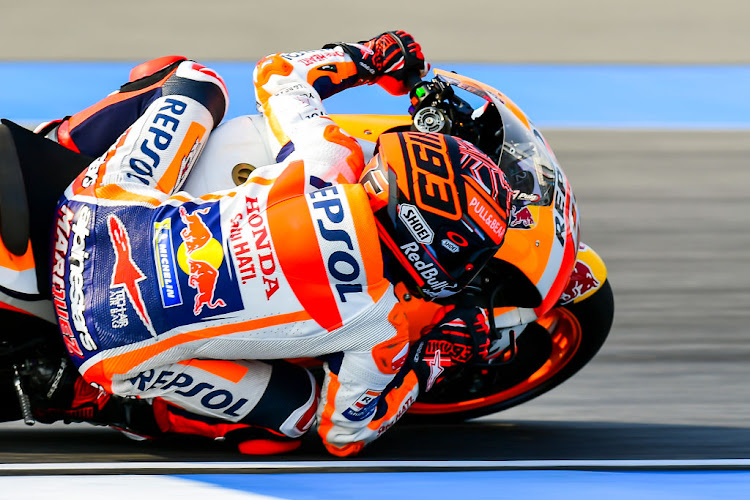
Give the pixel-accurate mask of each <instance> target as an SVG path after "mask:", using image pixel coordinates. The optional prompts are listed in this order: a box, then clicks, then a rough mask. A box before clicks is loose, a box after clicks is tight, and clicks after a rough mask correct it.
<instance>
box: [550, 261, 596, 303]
mask: <svg viewBox="0 0 750 500" xmlns="http://www.w3.org/2000/svg"><path fill="white" fill-rule="evenodd" d="M600 285H601V283H600V282H599V280H597V279H596V277H595V276H594V272H593V271H592V270H591V268H590V267H589V266H588V265H587V264H585V263H584V262H581V261H580V260H579V261H577V262H576V267H575V269H573V274H571V275H570V281H568V285H567V286H566V287H565V291H564V292H563V294H562V295H561V296H560V302H562V303H563V304H567V303H568V302H572V301H573V300H575V299H577V298H578V297H582V296H583V295H585V294H586V293H588V292H590V291H591V290H595V289H597V288H599V286H600Z"/></svg>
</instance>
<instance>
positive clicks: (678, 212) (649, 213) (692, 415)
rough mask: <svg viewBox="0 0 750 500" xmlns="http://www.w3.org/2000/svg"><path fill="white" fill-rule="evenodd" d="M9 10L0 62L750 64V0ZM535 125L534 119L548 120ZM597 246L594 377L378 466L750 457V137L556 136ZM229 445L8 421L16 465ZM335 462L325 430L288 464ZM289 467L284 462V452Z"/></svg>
mask: <svg viewBox="0 0 750 500" xmlns="http://www.w3.org/2000/svg"><path fill="white" fill-rule="evenodd" d="M464 7H465V6H463V5H462V8H457V7H456V6H455V4H453V3H451V2H448V1H446V0H439V1H433V2H429V3H426V2H402V1H397V0H381V1H379V2H377V3H373V2H352V1H343V0H335V1H329V2H304V1H301V0H287V1H282V2H275V3H266V4H264V5H263V7H262V9H263V10H262V12H259V11H258V9H259V7H257V5H256V3H255V2H246V1H244V0H216V1H213V2H210V3H206V2H202V3H198V2H184V1H178V0H164V1H161V2H147V1H146V0H132V1H130V2H128V5H127V8H125V7H124V6H123V5H122V4H116V3H107V2H91V1H88V0H69V1H67V2H64V3H62V2H52V1H51V0H40V1H38V2H33V3H29V2H3V6H2V14H3V15H2V16H1V17H2V20H0V60H15V61H18V60H62V61H65V60H76V61H77V60H92V61H96V60H126V61H140V60H145V59H148V58H151V57H154V56H158V55H162V54H165V53H181V54H185V55H188V56H190V57H193V58H196V59H199V60H221V59H226V60H248V61H255V60H257V59H258V58H259V57H261V56H263V55H265V54H268V53H271V52H277V51H291V50H299V49H303V48H312V47H317V46H320V45H322V44H323V43H326V42H330V41H336V40H345V41H350V40H358V39H361V38H363V37H367V36H371V35H374V34H376V33H379V32H381V31H384V30H386V29H393V28H397V27H403V28H404V29H407V30H409V31H410V32H412V33H414V35H415V36H416V37H417V39H418V40H419V41H420V42H421V43H422V45H423V48H424V50H425V53H426V54H427V56H428V57H429V58H431V59H433V60H437V61H466V62H531V63H547V62H549V63H553V64H554V63H584V64H586V63H639V64H640V63H655V64H658V63H668V64H693V63H701V64H714V63H730V64H731V63H742V64H746V63H748V62H750V37H748V36H747V23H746V20H747V19H748V16H749V15H750V3H748V2H746V1H743V0H714V1H713V2H687V3H686V2H682V1H679V0H661V1H660V2H652V1H649V0H633V1H630V2H615V1H609V0H606V1H602V0H571V1H569V2H559V1H556V0H540V1H537V2H518V1H513V2H510V1H504V0H503V1H498V0H477V1H476V2H472V3H471V5H470V6H468V8H464ZM532 118H533V117H532ZM544 132H545V133H546V135H547V138H548V139H549V142H550V143H551V145H552V147H553V148H554V149H555V151H556V152H557V156H558V158H559V160H560V161H561V163H562V164H563V166H564V168H565V170H566V172H567V173H568V176H569V179H570V181H571V183H572V185H573V188H574V190H575V193H576V195H577V199H578V203H579V208H580V210H581V215H582V236H583V240H584V241H585V242H587V243H588V244H589V245H591V246H592V247H594V248H595V249H596V250H597V251H598V252H599V253H600V254H601V255H602V256H603V257H604V259H605V261H606V263H607V265H608V268H609V272H610V280H611V283H612V286H613V289H614V293H615V303H616V316H615V323H614V326H613V329H612V332H611V334H610V338H609V339H608V341H607V342H606V343H605V345H604V347H603V348H602V350H601V351H600V353H599V354H598V355H597V356H596V357H595V358H594V360H593V361H592V362H591V363H590V364H589V365H588V366H587V367H585V368H584V369H583V370H582V371H581V372H580V373H579V374H578V375H576V376H575V377H573V378H572V379H571V380H570V381H568V382H566V383H565V384H564V385H562V386H561V387H559V388H557V389H555V390H553V391H552V392H550V393H548V394H547V395H544V396H542V397H540V398H538V399H536V400H534V401H531V402H529V403H526V404H524V405H521V406H519V407H518V408H515V409H511V410H508V411H506V412H503V413H499V414H496V415H493V416H490V417H485V418H483V419H479V420H476V421H473V422H469V423H465V424H461V425H453V426H450V427H448V426H435V425H420V426H407V425H397V426H396V427H394V428H393V429H391V430H390V431H389V432H388V433H387V434H386V435H385V436H384V437H383V438H382V439H380V440H379V441H377V442H375V443H374V444H373V445H372V446H371V447H369V448H368V449H366V451H365V453H364V454H363V455H362V456H361V457H360V459H361V460H407V459H414V460H532V459H667V460H672V459H711V458H718V459H725V458H748V457H750V423H749V422H748V418H749V417H750V389H748V382H749V381H750V363H748V361H749V360H750V342H748V340H750V335H748V331H749V330H750V329H749V328H748V324H750V252H748V248H750V197H748V195H747V190H748V186H750V169H748V164H749V163H750V162H749V161H748V159H750V132H736V131H735V132H722V131H711V132H669V131H617V130H608V131H596V130H591V131H587V130H575V131H573V130H567V131H565V130H548V131H544ZM238 459H241V457H240V456H238V455H237V454H235V453H234V452H233V450H230V449H227V448H225V447H222V445H221V444H216V443H206V442H204V441H192V440H189V441H188V440H184V439H180V440H172V441H165V442H159V443H135V442H132V441H129V440H128V439H126V438H125V437H123V436H121V435H120V434H119V433H117V432H116V431H112V430H109V429H102V428H94V427H89V426H85V425H75V426H64V425H54V426H43V425H39V424H37V425H36V426H34V427H26V426H24V425H23V424H19V423H13V424H0V462H4V463H40V462H60V463H70V462H84V461H91V462H107V461H171V460H177V461H193V460H201V461H205V460H217V461H233V460H238ZM308 459H309V460H318V459H322V460H327V459H329V457H328V456H326V454H325V453H324V452H323V450H322V449H321V447H320V445H319V444H317V442H316V441H315V439H309V440H307V441H306V442H305V444H304V446H303V448H302V449H301V450H299V451H298V452H296V453H294V454H292V455H291V456H289V457H287V458H285V459H282V460H308ZM270 460H278V459H270Z"/></svg>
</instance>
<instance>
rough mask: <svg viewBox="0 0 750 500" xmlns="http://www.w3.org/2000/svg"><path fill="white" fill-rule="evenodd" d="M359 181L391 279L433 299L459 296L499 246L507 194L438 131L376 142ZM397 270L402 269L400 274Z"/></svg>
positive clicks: (468, 152)
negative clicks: (395, 264) (366, 195)
mask: <svg viewBox="0 0 750 500" xmlns="http://www.w3.org/2000/svg"><path fill="white" fill-rule="evenodd" d="M360 183H361V184H362V185H363V186H364V188H365V191H366V192H367V193H368V196H369V198H370V204H371V206H372V208H373V213H374V214H375V220H376V225H377V227H378V233H379V236H380V239H381V242H382V243H383V245H384V247H385V248H386V250H387V251H386V252H385V258H386V262H388V261H389V258H393V259H395V260H396V261H397V262H398V263H399V264H400V265H398V266H389V265H387V266H386V269H387V273H394V274H395V276H392V281H393V280H394V279H395V280H396V281H403V282H404V283H405V284H406V285H407V287H408V288H409V289H410V290H412V291H416V292H417V293H418V294H419V295H421V296H422V297H424V298H426V299H429V300H434V299H440V298H444V297H449V296H451V295H454V294H456V293H458V292H459V291H460V290H461V289H463V288H464V287H465V286H466V285H467V284H468V283H469V282H471V281H472V280H473V279H474V278H475V277H476V276H477V274H478V273H479V271H480V270H481V269H482V268H483V267H484V266H485V264H487V262H488V261H489V260H490V259H491V258H492V256H493V255H494V254H495V253H496V252H497V250H498V249H499V248H500V246H501V244H502V243H503V240H504V238H505V232H506V229H507V226H508V217H509V215H510V203H511V191H510V187H509V185H508V183H507V181H506V179H505V175H504V174H503V172H502V171H501V170H500V169H499V168H498V166H497V165H496V164H495V163H494V162H493V161H492V160H490V159H489V157H487V156H486V155H485V154H483V153H482V152H481V151H480V150H479V149H477V148H476V147H475V146H474V145H473V144H471V143H469V142H467V141H464V140H462V139H459V138H457V137H453V136H449V135H444V134H439V133H421V132H393V133H386V134H383V135H381V136H380V137H379V139H378V143H377V145H376V154H375V155H374V156H373V158H372V159H371V160H370V162H369V163H368V164H367V166H366V168H365V170H364V172H363V174H362V177H361V178H360ZM399 271H403V272H399Z"/></svg>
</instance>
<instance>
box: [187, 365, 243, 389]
mask: <svg viewBox="0 0 750 500" xmlns="http://www.w3.org/2000/svg"><path fill="white" fill-rule="evenodd" d="M178 364H180V365H184V366H192V367H194V368H199V369H201V370H203V371H204V372H208V373H211V374H213V375H216V376H217V377H221V378H223V379H224V380H228V381H230V382H233V383H235V384H236V383H238V382H239V381H240V380H242V377H244V376H245V375H247V372H248V371H249V370H250V369H249V368H248V367H247V366H244V365H241V364H239V363H236V362H234V361H225V360H219V359H187V360H185V361H180V362H179V363H178Z"/></svg>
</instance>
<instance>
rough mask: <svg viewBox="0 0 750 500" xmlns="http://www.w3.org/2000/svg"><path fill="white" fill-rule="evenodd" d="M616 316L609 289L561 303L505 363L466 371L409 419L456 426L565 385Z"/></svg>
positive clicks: (427, 396)
mask: <svg viewBox="0 0 750 500" xmlns="http://www.w3.org/2000/svg"><path fill="white" fill-rule="evenodd" d="M613 318H614V297H613V294H612V287H611V286H610V284H609V281H608V280H605V281H604V283H603V284H602V285H601V287H600V288H599V289H598V290H597V291H596V292H594V293H593V294H591V295H590V296H588V297H587V298H585V299H583V300H580V301H579V302H577V303H570V304H566V305H561V306H558V307H556V308H555V309H553V310H552V311H551V312H550V313H549V314H548V315H546V316H544V317H543V318H540V319H539V320H537V321H536V322H534V323H532V324H530V325H529V326H528V327H527V328H526V330H525V331H524V333H523V334H522V335H521V336H520V337H519V338H518V355H517V358H516V360H514V361H513V362H512V363H510V364H509V365H500V366H496V367H489V368H487V367H467V368H465V369H463V370H461V371H460V372H457V373H456V376H455V377H452V378H451V379H449V380H445V381H441V382H440V384H438V385H436V386H435V387H434V388H433V389H432V390H431V391H430V392H429V393H427V394H424V395H421V396H420V398H419V399H418V400H417V402H416V403H414V405H412V407H411V409H410V410H409V414H408V415H409V416H410V419H409V420H412V421H414V420H418V421H420V422H426V421H429V422H455V421H461V420H466V419H469V418H476V417H481V416H484V415H489V414H491V413H496V412H499V411H502V410H506V409H508V408H511V407H513V406H516V405H519V404H521V403H524V402H526V401H529V400H531V399H533V398H535V397H537V396H540V395H542V394H544V393H545V392H547V391H550V390H551V389H553V388H555V387H557V386H558V385H560V384H561V383H562V382H564V381H566V380H567V379H569V378H570V377H572V376H573V375H575V374H576V373H577V372H578V370H580V369H581V368H583V366H584V365H586V363H588V362H589V361H591V359H592V358H593V357H594V355H596V353H597V352H598V351H599V349H600V348H601V346H602V344H604V341H605V340H606V339H607V335H609V331H610V328H611V327H612V320H613Z"/></svg>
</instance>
